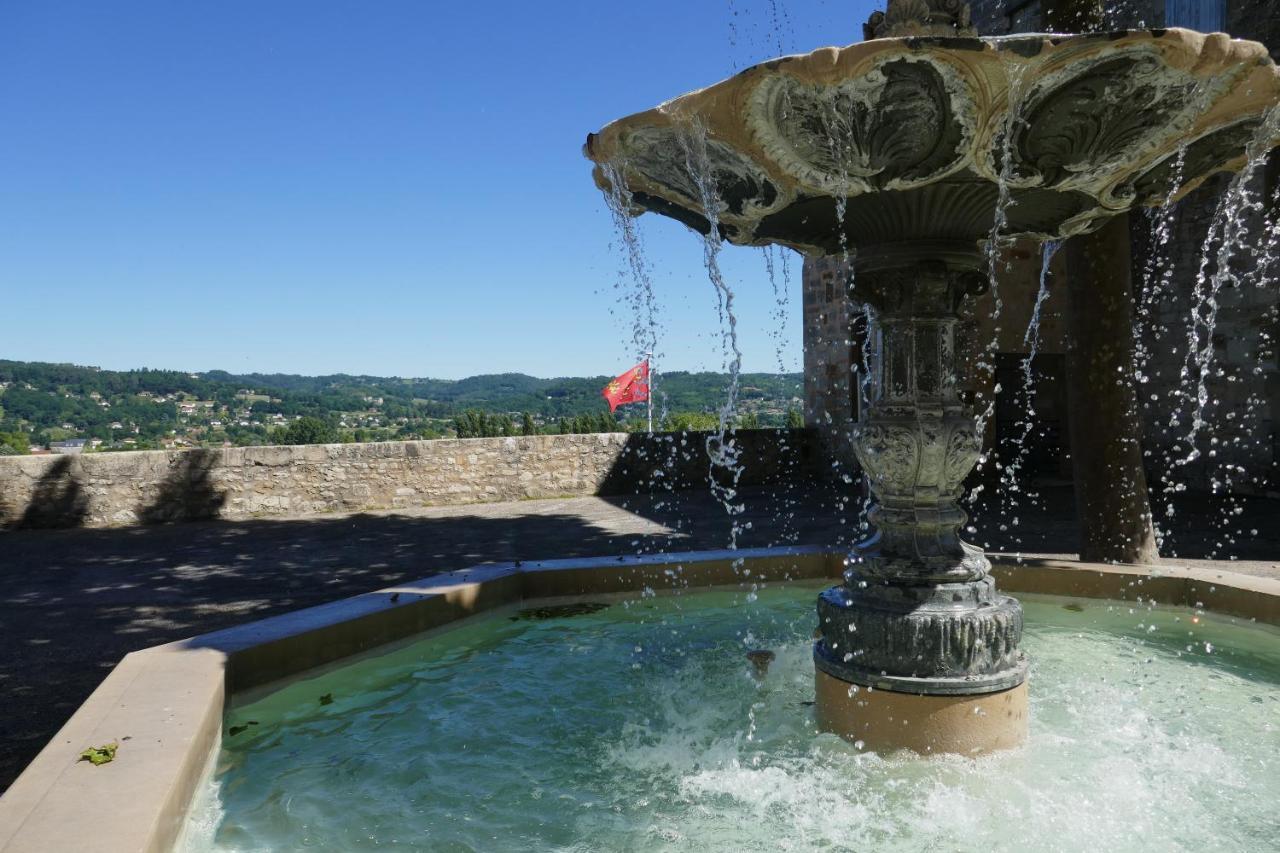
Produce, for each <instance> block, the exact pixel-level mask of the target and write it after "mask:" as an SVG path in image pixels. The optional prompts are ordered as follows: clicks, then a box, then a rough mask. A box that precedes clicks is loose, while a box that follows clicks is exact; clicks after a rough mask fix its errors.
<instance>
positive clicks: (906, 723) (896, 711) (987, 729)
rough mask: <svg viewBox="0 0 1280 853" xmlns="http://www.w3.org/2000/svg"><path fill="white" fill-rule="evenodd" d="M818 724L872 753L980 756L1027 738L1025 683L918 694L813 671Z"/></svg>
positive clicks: (1012, 745)
mask: <svg viewBox="0 0 1280 853" xmlns="http://www.w3.org/2000/svg"><path fill="white" fill-rule="evenodd" d="M815 679H816V681H815V687H816V700H817V701H816V702H815V704H814V712H815V715H816V717H817V723H818V728H820V729H821V730H823V731H826V732H831V733H832V734H837V735H839V736H841V737H842V738H844V739H845V740H848V741H852V742H853V743H855V744H857V745H858V746H859V747H860V748H864V749H867V750H870V751H873V752H882V753H884V752H894V751H897V750H904V749H905V750H910V751H911V752H915V753H919V754H921V755H934V754H959V755H980V754H982V753H987V752H994V751H997V750H1003V749H1013V748H1015V747H1017V746H1020V745H1021V744H1022V743H1023V742H1024V741H1025V740H1026V738H1027V728H1028V722H1029V718H1028V711H1027V682H1026V681H1025V680H1024V681H1023V682H1022V683H1021V684H1019V685H1018V686H1016V687H1011V688H1009V689H1007V690H1001V691H998V692H995V693H981V694H978V695H968V696H937V695H934V696H920V695H915V694H911V693H899V692H896V691H892V690H879V689H868V688H865V687H859V686H858V685H850V684H849V683H848V682H846V681H841V680H840V679H838V678H835V677H834V676H831V675H828V674H827V673H825V672H823V671H822V670H821V669H818V670H817V671H816V673H815Z"/></svg>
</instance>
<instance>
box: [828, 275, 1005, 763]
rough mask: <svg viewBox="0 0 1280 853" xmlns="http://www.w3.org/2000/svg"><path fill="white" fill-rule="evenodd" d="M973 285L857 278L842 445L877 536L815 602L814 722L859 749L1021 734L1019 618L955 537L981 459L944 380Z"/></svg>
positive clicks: (954, 747) (941, 278)
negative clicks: (865, 487) (853, 406)
mask: <svg viewBox="0 0 1280 853" xmlns="http://www.w3.org/2000/svg"><path fill="white" fill-rule="evenodd" d="M985 283H986V279H985V277H983V276H982V275H980V274H978V273H977V272H975V271H973V270H972V269H966V268H964V267H956V266H948V264H947V263H946V262H944V261H925V262H920V263H916V264H914V265H912V266H908V267H899V268H893V269H885V270H878V271H860V272H859V274H858V275H857V277H856V279H855V283H854V293H855V298H860V299H864V300H866V302H867V303H868V306H869V307H870V315H871V327H870V336H871V338H870V341H871V358H870V364H869V370H868V383H869V387H868V388H867V389H866V392H865V393H866V395H867V399H868V402H869V405H868V406H867V407H866V410H865V411H864V413H863V416H862V417H861V419H860V420H859V422H858V423H857V425H856V426H855V429H854V447H855V450H856V452H857V455H858V459H859V461H860V462H861V463H862V466H863V469H864V470H865V471H866V472H867V475H868V477H869V478H870V483H871V490H872V492H873V493H874V495H875V498H876V503H875V505H874V507H873V508H872V510H871V514H870V519H871V521H872V523H873V524H874V525H875V528H876V531H875V533H874V535H872V536H871V537H870V538H869V539H867V540H866V541H864V542H862V543H860V544H859V545H858V546H857V547H856V548H855V550H854V552H853V554H852V555H851V559H850V565H849V568H848V570H847V571H846V572H845V575H844V583H843V584H842V585H840V586H836V587H832V588H831V589H829V590H827V591H826V592H824V593H823V594H822V595H821V596H820V598H819V601H818V614H819V628H820V631H821V635H822V636H821V639H820V640H819V641H818V642H817V643H816V644H815V646H814V662H815V664H816V665H817V688H818V689H817V715H818V721H819V724H820V725H821V726H822V727H823V728H825V729H827V730H830V731H834V732H837V733H839V734H841V735H843V736H845V737H847V738H849V739H851V740H857V741H862V742H863V743H864V744H866V745H867V746H868V747H870V748H875V749H889V748H897V747H905V748H910V749H914V750H916V751H918V752H972V751H986V750H990V749H997V748H1001V747H1007V746H1013V745H1015V744H1017V743H1019V742H1020V741H1021V740H1022V739H1023V737H1024V736H1025V732H1026V687H1025V678H1026V670H1027V661H1026V658H1025V656H1024V655H1023V654H1022V653H1021V652H1020V651H1019V649H1018V643H1019V641H1020V639H1021V636H1022V610H1021V608H1020V607H1019V605H1018V603H1017V601H1015V600H1014V599H1012V598H1009V597H1008V596H1003V595H999V594H997V592H996V589H995V584H994V582H993V580H992V579H991V577H990V575H988V574H987V570H988V568H989V564H988V562H987V559H986V557H984V556H983V554H982V551H981V550H980V549H978V548H976V547H974V546H973V545H969V544H967V543H965V542H963V541H962V540H961V539H960V528H961V527H962V526H963V524H964V523H965V521H966V519H967V516H966V514H965V512H964V510H962V509H961V508H960V506H959V505H958V503H957V502H958V500H959V498H960V495H961V483H962V482H963V480H964V478H965V476H966V475H967V474H968V473H969V471H970V470H971V469H972V468H973V466H974V464H975V463H976V462H977V459H978V454H979V452H980V444H979V438H978V435H977V428H976V424H975V422H974V418H973V416H972V413H971V412H969V411H967V410H966V408H965V406H964V404H963V403H962V401H961V399H960V396H959V393H958V388H957V383H956V350H955V340H956V326H957V324H958V323H959V317H958V315H957V311H958V309H959V307H960V302H961V300H962V299H963V298H964V297H965V295H966V294H969V293H973V292H976V291H978V290H980V289H981V288H982V287H983V286H984V285H985Z"/></svg>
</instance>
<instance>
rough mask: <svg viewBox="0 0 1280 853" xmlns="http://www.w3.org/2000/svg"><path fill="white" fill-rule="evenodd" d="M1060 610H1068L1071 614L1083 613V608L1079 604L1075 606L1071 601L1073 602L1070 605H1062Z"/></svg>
mask: <svg viewBox="0 0 1280 853" xmlns="http://www.w3.org/2000/svg"><path fill="white" fill-rule="evenodd" d="M1062 609H1063V610H1070V611H1071V612H1072V613H1083V612H1084V608H1083V607H1081V606H1080V605H1079V604H1076V603H1075V602H1074V601H1073V602H1071V603H1070V604H1064V605H1062Z"/></svg>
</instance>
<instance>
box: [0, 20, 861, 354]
mask: <svg viewBox="0 0 1280 853" xmlns="http://www.w3.org/2000/svg"><path fill="white" fill-rule="evenodd" d="M871 8H872V5H871V4H870V3H866V2H849V1H848V0H794V2H787V0H732V2H727V0H647V2H644V3H607V2H606V3H600V2H598V0H596V2H572V1H571V0H562V2H527V0H526V2H471V3H437V2H429V0H415V2H410V1H409V0H379V2H376V3H370V2H356V0H350V2H336V1H334V2H326V0H305V2H304V1H303V0H252V2H243V0H237V1H235V2H233V0H221V2H218V3H205V4H196V3H174V2H172V0H164V2H144V0H131V2H127V3H102V2H97V0H86V2H62V0H40V2H34V0H30V2H20V1H19V2H10V3H6V4H3V6H0V115H3V116H4V117H5V121H4V128H5V129H4V131H3V134H0V295H2V302H0V319H2V320H3V322H2V323H0V358H14V359H23V360H40V361H71V362H76V363H81V364H96V365H100V366H102V367H108V368H130V367H142V366H148V367H173V368H180V369H187V370H207V369H213V368H221V369H225V370H231V371H239V372H249V371H264V372H277V371H279V372H291V373H310V374H317V373H333V372H347V373H371V374H382V375H390V374H397V375H411V376H435V377H445V378H456V377H461V376H467V375H471V374H476V373H492V372H503V371H521V372H525V373H531V374H534V375H540V376H561V375H584V374H596V373H607V372H612V371H615V370H617V371H620V370H622V369H623V368H625V367H627V366H629V360H630V358H631V356H632V346H631V332H630V329H631V314H630V309H628V308H626V307H624V306H623V305H622V303H620V302H619V299H618V291H617V288H616V283H617V280H618V277H619V271H620V269H621V268H622V264H623V260H622V256H621V254H620V252H619V249H618V246H617V245H616V241H615V235H614V233H613V227H612V224H611V222H610V219H609V216H608V212H607V210H606V208H605V205H604V203H603V199H602V198H601V196H600V194H599V193H598V192H597V191H596V189H595V188H594V186H593V185H592V182H591V179H590V169H589V164H588V163H587V162H586V161H585V160H584V159H583V158H582V155H581V146H582V142H583V140H584V138H585V136H586V134H587V132H588V131H593V130H596V129H598V128H599V127H600V126H601V125H603V124H605V123H607V122H608V121H609V120H611V119H613V118H616V117H619V116H622V115H625V114H628V113H631V112H635V111H638V110H642V109H647V108H648V107H651V106H654V105H656V104H658V103H660V102H661V101H664V100H666V99H668V98H670V97H673V96H675V95H678V94H680V93H682V92H685V91H687V90H690V89H694V88H700V87H702V86H704V85H707V84H709V83H712V82H715V81H716V80H719V79H721V78H723V77H725V76H728V75H729V74H731V73H732V72H733V71H734V70H736V69H737V68H741V67H743V66H745V65H749V64H752V63H754V62H757V61H760V60H763V59H767V58H769V57H771V56H774V55H776V54H777V53H779V49H780V48H781V49H782V51H784V52H799V51H801V50H810V49H812V48H815V47H819V46H823V45H828V44H847V43H849V42H852V41H856V40H857V39H859V38H860V37H861V23H862V21H863V20H865V19H866V16H867V15H868V14H869V12H870V10H871ZM641 231H642V234H643V236H644V239H645V244H646V249H647V256H648V259H649V261H650V263H651V265H652V266H653V268H654V270H655V286H656V290H657V296H658V306H659V315H660V322H661V328H662V332H661V342H660V347H659V349H660V352H661V353H662V354H663V358H662V361H661V362H660V367H663V368H665V369H719V368H720V366H721V357H720V349H719V337H718V335H719V332H718V322H717V319H716V308H715V293H714V291H713V289H712V287H711V285H710V284H709V283H708V281H707V279H706V276H705V273H704V271H703V268H702V262H701V246H700V244H699V242H698V240H697V239H695V237H694V236H693V235H692V234H691V233H690V232H688V231H687V230H686V229H685V228H684V227H683V226H680V225H678V224H676V223H672V222H668V221H663V220H659V219H657V218H655V217H653V216H645V217H642V219H641ZM793 257H794V256H793ZM724 264H725V269H726V271H727V273H728V274H729V279H730V283H731V284H732V285H733V286H734V288H735V290H736V292H737V294H738V302H739V306H740V310H739V316H740V330H741V346H742V349H743V352H744V368H745V369H747V370H770V369H776V367H777V365H778V353H777V350H778V342H779V341H782V342H783V344H782V356H783V358H784V360H785V362H786V365H787V367H788V369H798V366H799V354H800V324H799V321H798V318H799V312H800V305H799V299H800V296H799V259H798V257H794V263H793V264H792V269H793V277H792V281H791V285H790V288H789V295H790V303H791V304H790V312H789V313H790V316H789V319H788V320H787V321H786V322H785V323H783V322H781V321H780V320H779V319H778V318H777V316H776V314H777V306H776V303H775V301H774V298H773V294H772V290H771V288H770V284H769V281H768V278H767V276H766V274H765V267H764V263H763V258H762V256H761V253H760V251H759V250H756V249H740V248H735V247H726V251H725V253H724Z"/></svg>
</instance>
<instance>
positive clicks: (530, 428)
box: [520, 412, 538, 435]
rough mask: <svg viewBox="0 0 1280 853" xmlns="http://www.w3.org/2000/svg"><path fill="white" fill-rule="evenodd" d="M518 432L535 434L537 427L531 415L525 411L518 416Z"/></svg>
mask: <svg viewBox="0 0 1280 853" xmlns="http://www.w3.org/2000/svg"><path fill="white" fill-rule="evenodd" d="M520 434H521V435H537V434H538V428H537V426H535V425H534V423H533V415H531V414H529V413H528V412H525V413H524V414H523V415H521V416H520Z"/></svg>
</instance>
